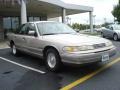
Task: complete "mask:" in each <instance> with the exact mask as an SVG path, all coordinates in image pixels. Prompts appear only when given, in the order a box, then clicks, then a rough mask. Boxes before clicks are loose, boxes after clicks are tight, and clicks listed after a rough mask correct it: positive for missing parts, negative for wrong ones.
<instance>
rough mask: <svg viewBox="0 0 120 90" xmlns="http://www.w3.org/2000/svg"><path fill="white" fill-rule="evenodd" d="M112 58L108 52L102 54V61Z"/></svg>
mask: <svg viewBox="0 0 120 90" xmlns="http://www.w3.org/2000/svg"><path fill="white" fill-rule="evenodd" d="M109 59H110V58H109V54H108V53H104V54H103V55H102V61H103V62H104V61H108V60H109Z"/></svg>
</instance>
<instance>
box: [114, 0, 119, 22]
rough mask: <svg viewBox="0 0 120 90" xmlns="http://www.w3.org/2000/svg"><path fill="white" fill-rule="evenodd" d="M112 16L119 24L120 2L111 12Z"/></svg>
mask: <svg viewBox="0 0 120 90" xmlns="http://www.w3.org/2000/svg"><path fill="white" fill-rule="evenodd" d="M112 14H113V16H114V17H115V18H116V21H118V23H120V0H119V3H118V5H116V6H115V7H114V9H113V11H112Z"/></svg>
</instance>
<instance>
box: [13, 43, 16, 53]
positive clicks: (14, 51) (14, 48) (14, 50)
mask: <svg viewBox="0 0 120 90" xmlns="http://www.w3.org/2000/svg"><path fill="white" fill-rule="evenodd" d="M12 52H13V54H16V47H15V45H13V47H12Z"/></svg>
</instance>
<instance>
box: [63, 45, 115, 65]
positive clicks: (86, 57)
mask: <svg viewBox="0 0 120 90" xmlns="http://www.w3.org/2000/svg"><path fill="white" fill-rule="evenodd" d="M104 53H108V54H109V57H112V56H114V55H115V54H116V48H115V47H114V48H111V49H107V50H104V51H98V52H92V53H85V54H80V53H77V54H68V53H64V54H62V55H61V59H62V62H63V63H69V64H85V63H93V62H101V61H102V55H103V54H104Z"/></svg>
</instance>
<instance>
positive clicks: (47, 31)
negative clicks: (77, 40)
mask: <svg viewBox="0 0 120 90" xmlns="http://www.w3.org/2000/svg"><path fill="white" fill-rule="evenodd" d="M37 27H38V30H39V32H40V33H41V34H42V35H54V34H76V31H74V30H73V29H72V28H70V27H69V26H67V25H66V24H63V23H58V22H43V23H37Z"/></svg>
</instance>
